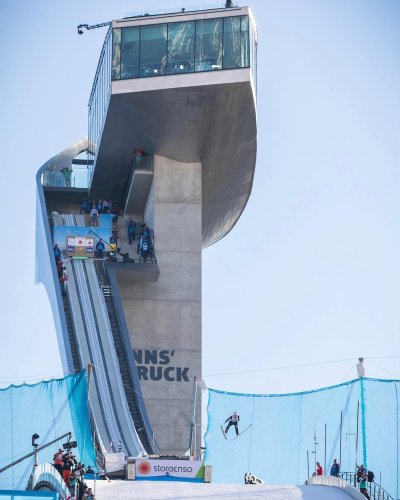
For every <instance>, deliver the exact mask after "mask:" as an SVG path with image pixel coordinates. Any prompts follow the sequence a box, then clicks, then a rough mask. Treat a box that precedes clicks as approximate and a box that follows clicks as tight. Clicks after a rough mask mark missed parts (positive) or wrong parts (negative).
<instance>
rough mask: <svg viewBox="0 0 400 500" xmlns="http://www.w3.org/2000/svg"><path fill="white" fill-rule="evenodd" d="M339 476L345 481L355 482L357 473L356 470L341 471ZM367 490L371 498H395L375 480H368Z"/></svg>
mask: <svg viewBox="0 0 400 500" xmlns="http://www.w3.org/2000/svg"><path fill="white" fill-rule="evenodd" d="M339 477H340V478H341V479H343V480H344V481H346V482H348V483H350V484H354V483H355V479H356V474H355V473H354V472H340V473H339ZM367 491H368V494H369V496H370V497H371V500H395V498H394V497H392V496H391V495H390V494H389V493H388V492H387V491H386V490H385V489H384V488H382V486H381V485H380V484H377V483H375V481H371V482H367Z"/></svg>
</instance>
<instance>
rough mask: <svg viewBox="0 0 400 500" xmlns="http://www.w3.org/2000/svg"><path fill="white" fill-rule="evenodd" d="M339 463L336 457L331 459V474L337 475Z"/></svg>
mask: <svg viewBox="0 0 400 500" xmlns="http://www.w3.org/2000/svg"><path fill="white" fill-rule="evenodd" d="M339 471H340V465H339V464H338V463H337V461H336V458H334V459H333V464H332V467H331V476H335V477H339Z"/></svg>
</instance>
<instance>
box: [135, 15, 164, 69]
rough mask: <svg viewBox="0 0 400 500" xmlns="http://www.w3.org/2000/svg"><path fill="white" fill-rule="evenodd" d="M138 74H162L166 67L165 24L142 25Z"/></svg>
mask: <svg viewBox="0 0 400 500" xmlns="http://www.w3.org/2000/svg"><path fill="white" fill-rule="evenodd" d="M140 42H141V46H140V76H158V75H164V74H165V73H166V68H167V25H166V24H157V25H153V26H142V28H141V37H140Z"/></svg>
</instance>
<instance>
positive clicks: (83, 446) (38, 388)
mask: <svg viewBox="0 0 400 500" xmlns="http://www.w3.org/2000/svg"><path fill="white" fill-rule="evenodd" d="M67 432H72V440H73V441H77V445H78V446H77V448H74V449H73V453H74V454H75V456H76V458H77V460H78V461H80V462H83V463H85V465H92V466H95V464H96V462H95V451H94V446H93V440H92V435H91V430H90V422H89V413H88V405H87V381H86V370H83V371H81V372H80V373H77V374H75V375H68V376H66V377H65V378H62V379H53V380H49V381H45V382H39V383H37V384H33V385H28V384H22V385H18V386H15V385H11V386H9V387H7V388H5V389H0V469H1V468H3V467H5V466H6V465H8V464H10V463H11V462H14V461H16V460H18V459H19V458H21V457H22V456H24V455H26V454H28V453H30V452H31V451H32V450H33V447H32V435H33V434H35V433H37V434H39V436H40V438H39V439H38V440H37V443H38V444H39V446H42V445H44V444H46V443H48V442H50V441H52V440H54V439H56V438H57V437H58V436H61V435H63V434H65V433H67ZM66 441H67V439H66V438H64V439H63V440H61V441H60V442H56V443H54V444H53V445H51V446H50V447H48V448H46V449H44V450H42V451H40V452H39V457H38V458H39V463H41V462H50V463H52V461H53V455H54V453H55V452H56V451H57V450H58V448H60V447H61V448H62V444H63V443H65V442H66ZM33 463H34V459H33V457H30V458H28V459H26V460H24V461H23V462H21V463H19V464H17V465H15V466H13V467H12V468H9V469H7V470H5V471H4V472H2V473H0V490H5V489H24V488H26V485H27V483H28V480H29V477H30V475H31V472H32V468H33Z"/></svg>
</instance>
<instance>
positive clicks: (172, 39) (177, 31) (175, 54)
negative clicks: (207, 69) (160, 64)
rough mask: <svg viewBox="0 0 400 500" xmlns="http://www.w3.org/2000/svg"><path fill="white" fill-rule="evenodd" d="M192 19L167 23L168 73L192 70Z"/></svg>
mask: <svg viewBox="0 0 400 500" xmlns="http://www.w3.org/2000/svg"><path fill="white" fill-rule="evenodd" d="M194 26H195V25H194V21H188V22H184V23H171V24H169V25H168V73H169V74H173V73H188V72H191V71H194Z"/></svg>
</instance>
